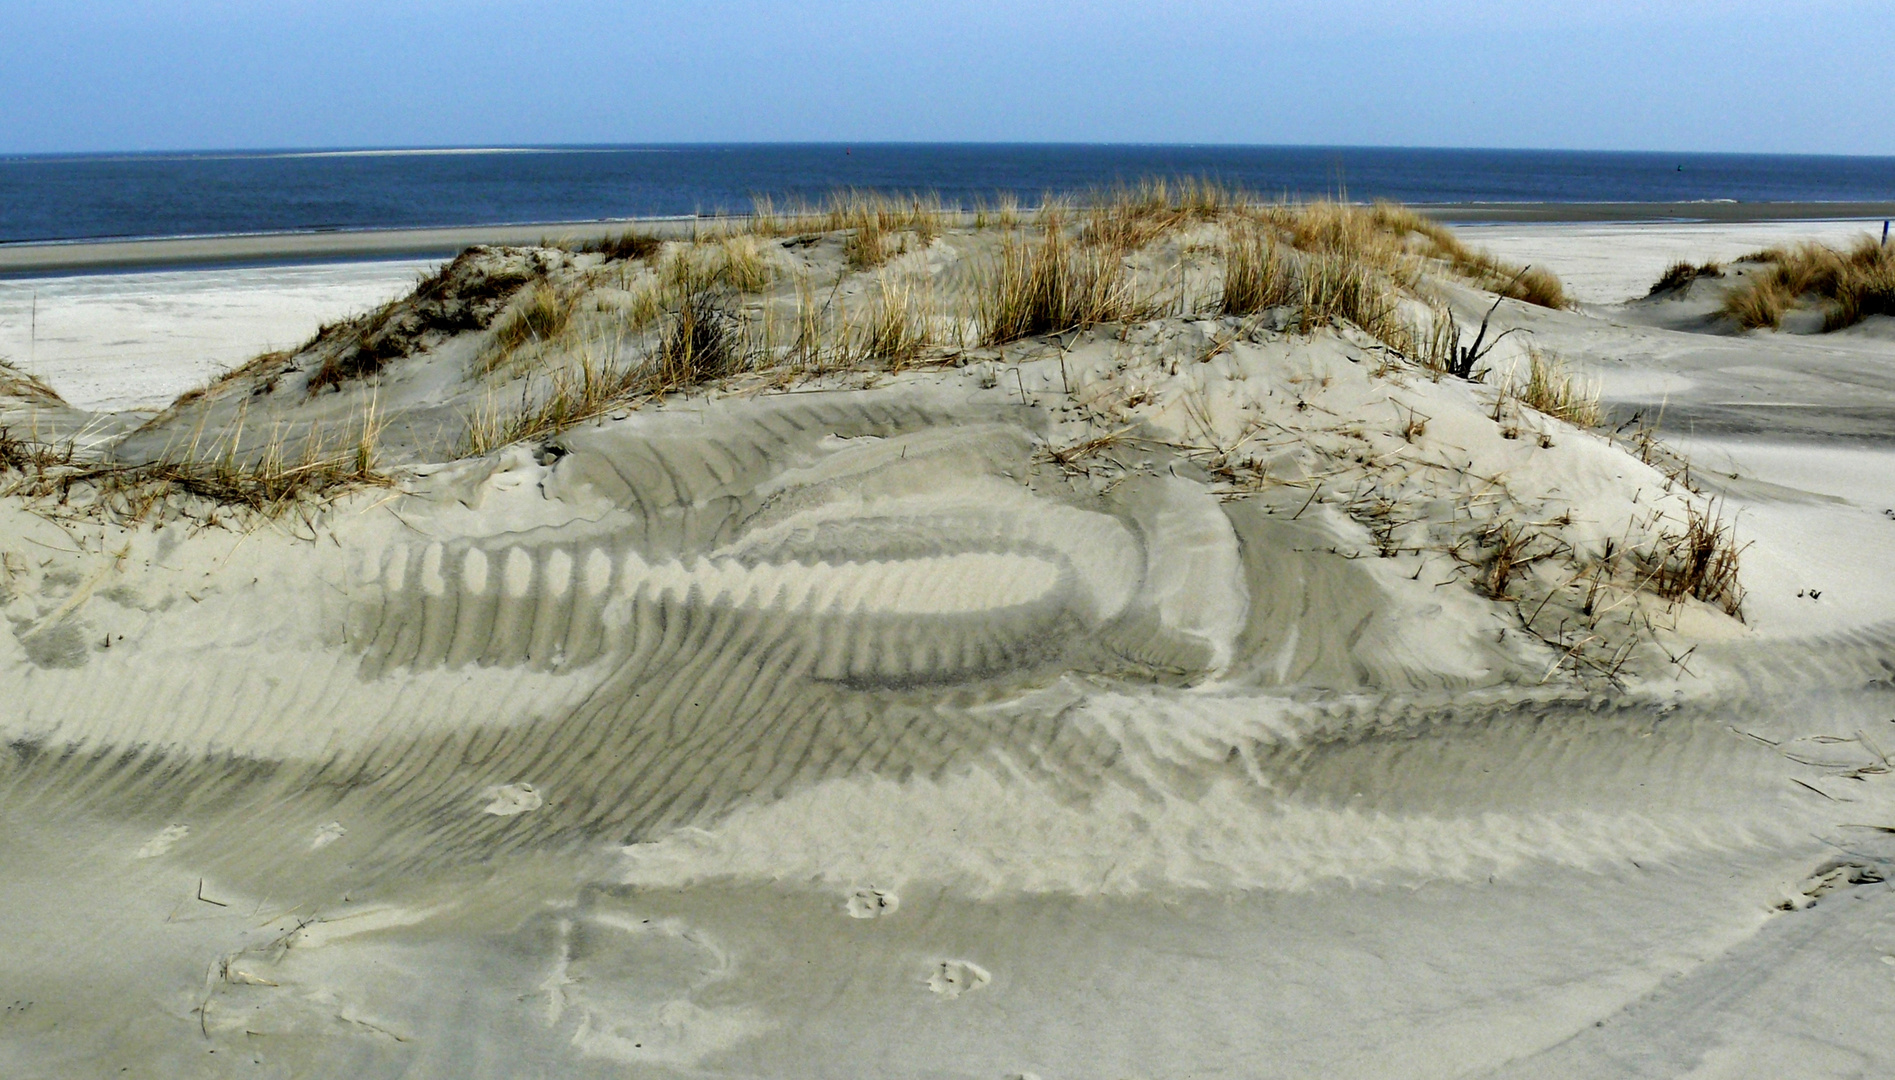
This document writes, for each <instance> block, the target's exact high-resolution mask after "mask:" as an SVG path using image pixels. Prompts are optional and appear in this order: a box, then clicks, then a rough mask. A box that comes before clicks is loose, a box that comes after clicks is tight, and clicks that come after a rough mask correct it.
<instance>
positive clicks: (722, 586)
mask: <svg viewBox="0 0 1895 1080" xmlns="http://www.w3.org/2000/svg"><path fill="white" fill-rule="evenodd" d="M870 398H871V400H870V401H869V402H868V403H867V404H865V405H863V406H861V407H854V406H849V407H843V406H840V405H827V406H824V405H811V404H807V403H803V402H780V401H779V402H759V403H757V404H756V405H755V407H754V408H751V409H749V410H747V411H746V412H745V414H744V415H741V416H740V417H739V420H738V422H731V421H728V420H726V421H725V422H723V423H721V424H719V425H717V426H714V427H710V428H708V429H707V427H706V425H705V424H704V423H703V422H702V420H701V419H699V418H697V417H693V416H688V415H686V416H677V417H667V416H657V417H641V418H638V422H636V423H630V424H621V425H615V426H614V427H611V428H602V429H596V430H587V431H581V432H575V433H573V434H571V435H570V436H568V437H566V438H564V439H562V440H561V441H560V442H559V443H558V444H557V451H558V452H557V454H556V455H555V456H556V458H557V459H556V460H553V461H551V462H550V464H549V465H547V466H544V467H539V468H536V469H535V470H528V471H529V472H532V473H533V475H535V476H537V480H536V481H535V487H534V489H533V490H532V491H530V492H526V493H522V494H517V495H516V496H514V498H515V502H514V503H504V504H501V505H496V506H495V507H493V508H491V510H490V511H487V513H489V515H490V516H491V517H492V518H493V519H494V520H495V521H497V522H498V523H499V524H500V525H501V526H502V528H500V529H498V530H495V531H490V532H489V533H488V534H486V535H475V536H469V535H467V534H466V533H465V532H464V531H462V532H460V533H459V534H458V535H457V532H456V529H457V528H458V526H445V527H440V528H432V527H430V526H428V525H427V524H426V520H425V519H416V518H414V517H413V516H412V515H400V520H399V521H396V520H394V519H392V518H391V519H387V520H386V521H384V522H383V523H382V524H379V525H376V526H375V528H377V529H379V530H380V531H379V532H377V533H375V534H374V535H373V536H370V537H363V538H361V539H360V547H359V549H358V550H357V551H355V552H352V553H348V557H347V558H346V559H345V560H343V561H346V562H348V563H350V565H351V568H350V569H348V570H346V571H345V572H344V573H343V574H342V575H341V576H340V577H337V576H334V575H331V574H330V573H329V572H327V571H323V572H321V575H322V576H323V578H324V580H323V581H322V582H320V583H318V582H310V583H308V585H303V586H297V585H295V584H294V583H286V584H285V585H284V586H283V587H285V588H291V589H297V588H302V589H308V588H310V586H316V588H315V589H314V592H315V593H316V595H319V596H322V597H329V596H332V595H340V596H342V597H344V599H343V600H342V602H341V603H340V604H334V603H330V602H329V601H326V600H325V601H324V603H323V606H322V607H321V611H322V613H323V614H322V615H321V617H320V619H319V620H318V621H322V622H324V623H325V625H323V626H321V627H315V628H312V629H311V631H310V632H311V634H312V636H313V637H314V638H315V639H318V641H319V642H320V648H319V649H318V650H317V651H315V652H313V653H311V654H309V659H307V660H305V661H304V662H302V663H299V664H297V665H294V666H291V667H289V668H287V669H284V670H280V671H259V670H256V669H254V668H252V669H249V670H246V671H244V672H242V673H239V674H236V675H235V680H234V681H233V680H232V679H229V678H222V677H218V678H213V677H212V676H211V675H210V674H209V673H207V672H206V671H205V670H203V669H202V668H199V669H197V670H194V671H189V672H186V673H184V674H181V675H180V676H179V678H178V679H176V680H174V681H173V682H175V685H174V684H173V682H167V683H164V684H163V685H162V686H157V685H153V684H152V683H151V681H150V680H149V679H146V678H141V679H140V680H137V681H116V680H115V681H114V682H113V685H112V686H111V687H110V688H109V689H110V690H111V694H110V695H108V696H109V698H110V701H108V700H107V699H106V698H105V697H94V698H88V699H85V700H84V701H81V702H79V703H77V704H74V703H72V702H70V701H66V699H62V701H65V703H64V704H60V703H54V702H50V701H49V702H48V703H46V704H43V705H35V706H33V716H34V717H35V718H37V719H36V720H35V726H39V727H41V728H42V729H44V728H46V727H50V728H51V729H52V730H53V732H54V733H55V734H54V735H53V736H52V737H50V738H45V737H42V739H40V740H38V741H30V742H28V743H23V744H22V747H23V748H22V749H21V750H20V752H19V757H18V760H17V761H16V766H18V768H16V769H15V770H13V771H14V776H15V779H16V781H18V782H23V783H31V782H32V781H31V780H29V779H28V778H29V777H30V776H33V775H38V776H41V777H42V778H49V777H50V775H52V774H62V775H74V774H72V773H70V772H69V771H68V770H69V768H70V767H71V766H73V765H74V764H76V763H77V761H78V759H75V758H74V756H73V754H74V753H75V752H79V753H90V749H89V748H88V749H87V750H85V751H78V750H77V748H76V747H77V745H83V743H84V740H83V739H82V740H77V741H74V740H70V739H68V738H66V737H63V736H61V735H59V734H57V733H59V732H65V731H75V730H84V727H83V725H84V724H85V722H86V720H85V718H86V717H87V716H98V715H103V714H106V713H107V711H110V710H116V714H120V715H124V714H125V710H123V707H122V706H117V705H115V704H113V703H114V702H118V701H122V700H124V699H125V697H126V696H127V695H131V696H135V697H138V698H141V699H144V700H147V701H150V702H157V703H160V704H158V705H156V706H153V708H155V709H156V710H157V711H158V712H161V713H165V714H166V715H165V716H164V717H162V718H155V717H152V716H148V715H147V716H143V717H142V719H140V720H139V723H138V724H137V725H136V728H137V730H138V731H141V732H144V733H145V736H144V739H143V741H142V742H138V741H136V740H135V738H134V737H133V729H132V728H130V727H127V728H125V729H124V730H125V734H124V736H114V737H113V739H112V741H111V744H110V745H112V747H113V749H111V750H109V751H104V750H102V751H101V752H100V753H99V755H98V756H96V757H94V758H91V759H90V760H89V763H88V764H83V765H79V767H78V771H77V773H76V776H77V777H79V778H83V781H84V788H83V789H82V790H78V791H68V792H67V796H68V797H70V798H72V799H74V800H75V801H76V803H82V804H84V805H88V806H93V807H103V806H106V805H110V804H112V803H114V802H116V801H118V800H121V799H122V800H124V802H125V803H126V804H127V805H137V806H139V807H140V808H141V811H142V812H146V813H165V814H169V815H171V816H174V817H177V818H179V819H181V820H182V819H186V818H192V819H201V818H204V817H206V816H207V815H214V816H217V817H223V818H225V819H226V820H228V821H229V822H230V823H231V824H230V828H231V829H233V830H238V831H248V832H249V833H250V834H251V836H252V841H254V830H255V829H256V828H257V827H258V825H257V823H258V822H260V821H270V820H278V819H283V820H287V819H291V818H295V819H296V820H297V821H298V826H297V827H298V828H299V829H300V828H301V823H300V817H299V816H298V814H297V813H296V812H292V810H291V809H290V808H291V807H292V806H302V805H305V804H311V805H312V811H313V804H320V805H321V814H322V816H323V821H324V822H327V821H331V820H343V819H345V818H346V819H348V821H349V822H350V825H349V828H350V832H349V834H348V839H347V840H346V841H343V842H341V843H339V844H337V845H335V846H336V847H337V848H338V849H341V848H350V849H352V850H355V851H357V852H369V851H372V852H373V853H374V854H373V856H371V857H372V858H373V859H375V860H378V861H384V862H388V863H395V864H401V865H414V866H422V865H446V864H452V863H454V862H456V861H457V860H460V859H463V858H468V857H476V856H480V855H481V854H482V853H492V852H494V851H497V850H506V849H509V848H512V847H515V846H521V845H528V846H530V845H534V844H540V843H545V842H548V841H552V840H556V839H558V838H561V837H565V838H569V839H575V840H576V839H582V838H589V837H595V838H596V837H602V836H603V837H610V838H612V839H617V840H636V839H639V838H641V837H647V836H651V835H654V834H656V833H658V832H661V831H663V830H664V829H666V828H668V827H670V826H673V825H678V824H685V823H698V822H708V821H711V820H714V819H715V818H716V817H717V816H719V815H721V814H722V813H724V812H725V811H726V810H727V809H728V808H730V807H732V806H735V805H737V804H739V803H741V802H742V801H744V800H747V799H757V798H762V799H770V798H773V797H779V796H781V795H782V794H784V793H786V792H788V791H790V790H793V789H795V788H796V787H798V786H801V785H806V784H810V783H818V782H821V781H822V780H823V779H825V778H837V777H843V776H850V775H861V774H864V773H874V774H877V775H884V776H889V777H908V776H918V777H928V776H935V777H939V776H943V775H945V774H946V773H948V772H950V771H952V770H954V769H957V768H962V767H965V766H966V765H968V764H970V763H973V762H977V761H982V760H990V759H991V755H992V754H993V753H994V752H995V751H996V750H1000V749H1001V748H1004V754H1005V756H1006V757H1008V758H1009V759H1014V760H1017V761H1019V762H1022V763H1024V766H1025V767H1027V768H1028V769H1030V770H1032V771H1034V772H1035V773H1037V774H1043V775H1044V776H1045V777H1046V778H1047V780H1048V782H1049V783H1050V784H1051V785H1052V786H1053V788H1054V789H1056V790H1059V791H1062V792H1065V793H1067V795H1069V796H1070V797H1083V796H1084V792H1085V791H1086V790H1087V789H1088V788H1089V787H1091V786H1092V785H1094V784H1096V783H1098V782H1099V779H1100V777H1101V776H1103V775H1105V774H1106V773H1107V772H1108V771H1109V770H1110V762H1111V761H1112V760H1113V758H1114V757H1115V756H1116V755H1117V753H1118V750H1117V748H1116V747H1115V746H1114V745H1113V744H1112V742H1111V740H1109V739H1104V738H1101V737H1099V736H1098V735H1097V734H1096V733H1093V732H1089V731H1086V730H1082V729H1075V728H1072V727H1069V726H1066V725H1062V723H1061V722H1060V719H1059V716H1058V714H1057V712H1056V711H1048V712H1045V713H1035V714H1030V715H1020V716H1016V717H1011V718H996V717H992V716H986V715H982V714H981V713H980V712H979V709H980V707H981V706H983V705H984V704H985V703H988V702H992V701H995V700H1000V699H1004V698H1006V697H1008V696H1010V695H1013V694H1017V693H1019V692H1020V691H1021V690H1023V689H1030V688H1031V687H1033V686H1036V685H1043V684H1045V683H1047V682H1050V681H1052V680H1056V679H1057V678H1059V677H1060V676H1061V674H1062V673H1065V672H1069V671H1081V672H1084V671H1101V672H1104V671H1111V672H1114V673H1118V674H1127V673H1130V674H1134V675H1136V676H1137V677H1139V678H1142V679H1146V680H1152V679H1156V680H1159V681H1162V682H1181V681H1190V680H1193V679H1198V678H1203V677H1205V676H1207V675H1209V674H1211V673H1212V672H1213V671H1214V669H1215V667H1216V665H1218V664H1219V663H1222V662H1224V661H1226V660H1228V659H1229V658H1230V654H1231V645H1230V640H1231V639H1232V637H1233V636H1234V634H1235V632H1236V631H1237V630H1238V629H1240V628H1241V625H1242V620H1243V613H1244V610H1245V605H1246V604H1247V599H1246V595H1247V594H1246V585H1245V582H1244V578H1243V575H1242V573H1241V568H1240V561H1239V557H1238V553H1237V544H1238V541H1237V537H1236V536H1235V534H1234V533H1233V532H1232V530H1231V528H1230V526H1229V523H1228V521H1227V520H1226V519H1225V517H1224V515H1223V513H1222V511H1221V510H1220V509H1219V507H1218V504H1217V502H1216V501H1215V500H1214V499H1213V498H1211V497H1210V496H1209V495H1208V494H1207V493H1205V492H1203V491H1202V489H1200V488H1198V487H1196V486H1195V485H1192V484H1189V483H1187V482H1185V481H1179V480H1173V479H1169V478H1156V479H1150V480H1139V481H1135V482H1131V483H1128V484H1126V485H1124V486H1123V487H1122V488H1121V489H1120V490H1119V491H1118V492H1116V493H1114V495H1113V496H1112V497H1109V498H1099V497H1097V496H1094V495H1092V494H1090V493H1088V492H1086V491H1083V490H1075V489H1074V488H1072V487H1071V486H1070V485H1068V484H1066V483H1065V482H1064V480H1063V479H1061V478H1060V477H1059V476H1057V475H1056V474H1054V475H1046V474H1044V473H1043V472H1042V471H1041V470H1040V469H1039V468H1037V467H1036V466H1035V465H1034V454H1035V451H1036V443H1035V441H1034V439H1033V437H1032V435H1031V434H1030V433H1029V432H1028V431H1026V430H1024V429H1022V428H1020V427H1018V426H1015V425H1013V424H1011V423H1000V422H995V421H994V420H993V419H992V413H991V411H990V412H988V413H987V414H985V415H984V416H983V417H980V418H978V420H976V421H973V422H969V421H965V420H962V419H958V418H957V417H956V416H954V415H953V414H952V413H951V412H944V411H943V410H941V409H939V408H936V407H926V408H924V407H921V406H919V405H914V404H912V403H911V404H906V405H904V404H902V403H901V402H900V401H899V400H898V399H897V400H895V401H893V402H892V403H885V404H880V405H878V404H876V402H875V400H874V396H873V395H870ZM444 482H448V481H444ZM452 482H453V483H459V481H452ZM489 487H491V485H489ZM455 490H456V491H457V492H458V494H456V495H454V498H456V499H459V500H460V501H461V502H463V503H466V504H468V505H469V506H473V505H479V504H481V501H482V500H483V499H492V498H501V496H498V495H495V494H493V492H492V491H491V490H487V489H486V488H481V487H480V485H478V484H476V485H475V488H474V489H468V490H462V489H458V488H457V489H455ZM496 490H497V489H496ZM548 505H551V506H555V507H569V508H572V509H571V510H570V512H568V511H565V510H562V511H560V515H564V516H560V515H555V516H556V517H559V520H560V521H561V522H563V523H562V524H556V525H548V524H546V523H545V521H544V512H543V508H544V507H546V506H548ZM521 507H525V508H526V509H521ZM369 520H371V521H379V520H382V519H369ZM461 520H465V519H464V518H463V519H461ZM416 521H421V524H419V525H417V524H416V523H415V522H416ZM430 534H432V535H430ZM337 590H339V593H338V592H337ZM1198 593H1202V594H1203V595H1205V596H1208V597H1211V598H1212V599H1211V600H1210V601H1209V602H1205V603H1200V602H1197V601H1193V600H1192V599H1191V597H1192V596H1194V595H1196V594H1198ZM200 655H216V654H193V662H196V661H197V660H198V659H199V656H200ZM212 662H213V663H214V662H215V661H214V660H213V661H212ZM482 673H488V674H482ZM65 677H66V676H65V675H64V674H63V673H61V674H60V676H59V678H62V679H63V678H65ZM72 681H73V682H74V683H75V685H76V684H77V683H78V681H79V680H78V678H77V673H74V675H73V677H72ZM94 681H95V682H96V681H97V680H94ZM50 685H51V684H48V686H49V691H50ZM482 687H485V688H487V689H486V691H485V692H483V691H482V690H481V689H480V688H482ZM212 688H215V689H214V690H213V689H212ZM87 701H90V702H92V704H86V703H85V702H87ZM149 711H151V710H150V709H147V710H146V712H149ZM154 721H155V722H154ZM312 721H313V722H318V723H321V724H323V725H326V726H327V730H328V731H329V732H330V733H329V734H327V735H306V736H296V735H295V733H296V732H298V731H301V730H305V729H306V728H307V727H308V725H309V724H310V723H311V722H312ZM93 730H97V729H96V727H94V728H93ZM68 742H75V743H76V745H75V746H74V748H73V749H55V748H56V747H59V746H62V745H65V744H67V743H68ZM95 745H96V744H95ZM42 746H43V747H44V749H43V750H42V749H40V748H41V747H42ZM318 747H320V749H318ZM239 763H241V764H239ZM154 779H156V783H155V784H154V783H153V781H154ZM514 783H530V784H532V785H533V789H534V791H535V792H536V794H538V795H540V796H541V797H542V800H543V801H542V803H541V805H538V806H536V807H535V808H533V809H532V810H530V811H526V812H522V813H519V814H514V815H507V816H499V815H493V814H489V813H485V812H484V811H483V808H484V807H486V806H488V805H489V804H490V803H491V801H492V799H491V796H490V793H491V792H492V791H493V790H494V789H495V788H496V786H497V785H506V784H514ZM61 786H63V784H62V785H61ZM154 787H155V789H156V790H154ZM483 793H488V794H487V796H486V797H483ZM55 801H58V800H57V798H56V799H55ZM212 808H216V809H215V810H214V811H213V809H212ZM365 821H373V822H375V823H376V824H374V825H370V824H366V823H364V822H365ZM317 824H320V823H317ZM311 827H312V828H313V827H314V826H313V825H312V826H311ZM194 830H195V831H194V832H193V834H192V835H193V837H194V838H195V839H194V843H195V844H197V845H198V848H197V849H198V850H199V851H201V852H207V851H210V850H214V849H216V848H217V846H218V843H219V841H218V837H219V835H220V832H219V830H218V829H217V828H216V827H215V826H212V825H203V826H201V827H200V826H194ZM304 832H306V830H303V832H299V833H298V834H297V840H298V843H297V846H296V847H295V849H294V850H297V851H299V852H301V851H307V848H308V844H307V837H306V835H304ZM229 836H230V841H231V843H232V845H233V849H234V848H235V847H236V846H238V844H237V840H236V835H235V833H230V834H229ZM242 846H247V847H249V848H250V849H251V850H252V852H254V847H255V845H254V842H250V843H246V844H244V845H242ZM286 850H289V849H288V848H286ZM358 857H360V856H358Z"/></svg>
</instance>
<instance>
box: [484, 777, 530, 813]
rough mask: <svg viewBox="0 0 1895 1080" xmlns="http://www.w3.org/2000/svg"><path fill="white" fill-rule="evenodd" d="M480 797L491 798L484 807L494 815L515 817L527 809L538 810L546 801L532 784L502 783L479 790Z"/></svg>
mask: <svg viewBox="0 0 1895 1080" xmlns="http://www.w3.org/2000/svg"><path fill="white" fill-rule="evenodd" d="M480 797H481V798H483V799H489V800H492V801H490V802H489V803H488V804H487V806H486V808H485V809H486V812H487V813H489V814H492V815H494V816H495V817H515V816H517V815H520V814H524V813H526V812H527V811H529V810H538V809H539V808H540V807H541V806H543V805H545V803H546V800H545V799H542V798H540V793H539V792H538V791H536V790H534V788H533V785H532V784H502V785H500V786H499V787H490V788H488V789H487V790H485V791H483V792H481V793H480Z"/></svg>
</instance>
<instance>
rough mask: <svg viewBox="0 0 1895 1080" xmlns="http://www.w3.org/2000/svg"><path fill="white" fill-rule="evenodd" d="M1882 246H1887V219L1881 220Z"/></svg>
mask: <svg viewBox="0 0 1895 1080" xmlns="http://www.w3.org/2000/svg"><path fill="white" fill-rule="evenodd" d="M1882 246H1883V247H1887V246H1888V219H1887V218H1883V219H1882Z"/></svg>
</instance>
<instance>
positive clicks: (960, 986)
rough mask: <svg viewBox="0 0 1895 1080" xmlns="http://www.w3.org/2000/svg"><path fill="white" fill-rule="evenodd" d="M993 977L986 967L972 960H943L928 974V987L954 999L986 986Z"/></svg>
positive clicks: (950, 999)
mask: <svg viewBox="0 0 1895 1080" xmlns="http://www.w3.org/2000/svg"><path fill="white" fill-rule="evenodd" d="M993 978H994V977H993V976H992V975H991V974H989V973H988V971H987V969H986V968H984V967H981V966H980V965H979V964H976V963H974V962H973V961H971V960H943V961H941V962H940V963H939V964H936V965H935V966H934V972H933V974H931V975H929V976H928V989H930V990H932V991H934V992H935V993H937V994H939V995H941V996H942V997H944V998H947V999H948V1000H949V1001H952V1000H954V999H955V998H957V997H960V996H961V995H962V994H966V993H970V992H972V991H975V990H978V989H980V988H981V987H983V986H986V985H987V984H988V983H990V982H992V981H993Z"/></svg>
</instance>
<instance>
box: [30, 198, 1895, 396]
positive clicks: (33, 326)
mask: <svg viewBox="0 0 1895 1080" xmlns="http://www.w3.org/2000/svg"><path fill="white" fill-rule="evenodd" d="M1882 242H1883V243H1885V244H1886V243H1888V222H1886V221H1884V222H1883V223H1882ZM27 326H28V327H29V329H28V330H27V332H26V367H27V370H29V371H31V370H32V368H33V360H34V358H35V357H37V356H38V355H39V290H38V289H34V290H33V313H32V315H30V316H29V317H28V319H27Z"/></svg>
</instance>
